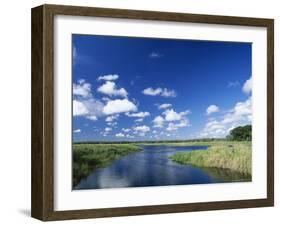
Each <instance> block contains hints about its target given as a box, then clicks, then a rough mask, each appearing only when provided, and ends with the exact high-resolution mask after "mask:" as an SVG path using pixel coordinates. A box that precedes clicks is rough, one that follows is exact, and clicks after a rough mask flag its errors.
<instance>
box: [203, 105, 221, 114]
mask: <svg viewBox="0 0 281 226" xmlns="http://www.w3.org/2000/svg"><path fill="white" fill-rule="evenodd" d="M219 110H220V109H219V107H218V106H217V105H210V106H209V107H208V108H207V109H206V114H207V115H210V114H212V113H215V112H219Z"/></svg>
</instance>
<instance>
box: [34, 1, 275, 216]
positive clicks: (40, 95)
mask: <svg viewBox="0 0 281 226" xmlns="http://www.w3.org/2000/svg"><path fill="white" fill-rule="evenodd" d="M55 15H75V16H95V17H110V18H123V19H141V20H156V21H175V22H183V23H185V22H193V23H210V24H224V25H241V26H258V27H266V28H267V198H266V199H254V200H239V201H223V202H206V203H181V204H172V205H156V206H138V207H124V208H105V209H104V208H103V209H90V210H71V211H54V150H53V147H54V140H53V135H54V115H53V111H54V101H53V99H54V64H53V59H54V57H53V54H54V40H53V36H54V16H55ZM31 51H32V191H31V192H32V200H31V204H32V207H31V214H32V217H35V218H37V219H40V220H43V221H49V220H66V219H82V218H97V217H114V216H128V215H141V214H162V213H175V212H187V211H202V210H218V209H235V208H250V207H264V206H272V205H273V204H274V21H273V20H272V19H262V18H245V17H229V16H210V15H198V14H183V13H167V12H152V11H136V10H123V9H105V8H90V7H76V6H60V5H42V6H39V7H36V8H33V9H32V49H31Z"/></svg>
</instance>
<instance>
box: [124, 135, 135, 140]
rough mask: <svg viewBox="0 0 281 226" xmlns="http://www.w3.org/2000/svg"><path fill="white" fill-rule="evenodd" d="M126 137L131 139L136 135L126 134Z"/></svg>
mask: <svg viewBox="0 0 281 226" xmlns="http://www.w3.org/2000/svg"><path fill="white" fill-rule="evenodd" d="M126 137H127V138H131V139H132V138H134V136H132V135H129V134H126Z"/></svg>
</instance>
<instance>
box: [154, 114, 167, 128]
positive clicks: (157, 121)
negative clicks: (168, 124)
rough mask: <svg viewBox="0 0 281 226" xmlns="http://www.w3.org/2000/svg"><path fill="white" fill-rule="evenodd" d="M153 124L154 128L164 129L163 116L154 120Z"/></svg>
mask: <svg viewBox="0 0 281 226" xmlns="http://www.w3.org/2000/svg"><path fill="white" fill-rule="evenodd" d="M152 122H153V123H154V125H153V127H156V128H161V127H163V124H164V122H165V120H164V118H163V117H162V116H160V115H158V116H156V117H155V118H154V119H153V121H152Z"/></svg>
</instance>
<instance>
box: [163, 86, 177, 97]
mask: <svg viewBox="0 0 281 226" xmlns="http://www.w3.org/2000/svg"><path fill="white" fill-rule="evenodd" d="M161 96H163V97H176V96H177V94H176V92H175V91H174V90H168V89H166V88H164V89H163V91H162V93H161Z"/></svg>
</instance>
